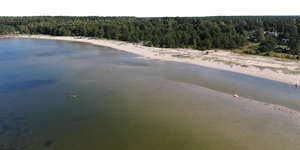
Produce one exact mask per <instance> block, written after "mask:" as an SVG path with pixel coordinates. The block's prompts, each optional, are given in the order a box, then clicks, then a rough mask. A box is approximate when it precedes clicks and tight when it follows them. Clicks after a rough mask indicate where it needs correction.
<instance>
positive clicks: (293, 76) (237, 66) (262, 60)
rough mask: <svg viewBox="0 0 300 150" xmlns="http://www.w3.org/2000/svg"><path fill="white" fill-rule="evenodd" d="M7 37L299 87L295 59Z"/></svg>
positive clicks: (299, 64) (94, 41)
mask: <svg viewBox="0 0 300 150" xmlns="http://www.w3.org/2000/svg"><path fill="white" fill-rule="evenodd" d="M6 37H19V38H36V39H50V40H65V41H75V42H85V43H90V44H94V45H98V46H105V47H111V48H114V49H117V50H122V51H126V52H130V53H134V54H138V55H140V56H142V57H141V58H146V59H154V60H162V61H174V62H182V63H188V64H194V65H200V66H204V67H209V68H215V69H221V70H227V71H232V72H237V73H242V74H246V75H251V76H256V77H260V78H265V79H269V80H274V81H278V82H283V83H287V84H291V85H295V84H300V61H296V60H286V59H282V60H278V59H276V58H271V57H264V56H254V55H242V54H236V53H232V52H229V51H225V50H207V51H198V50H192V49H181V48H178V49H174V48H155V47H146V46H142V45H141V44H134V43H128V42H122V41H115V40H105V39H94V38H87V37H70V36H68V37H67V36H48V35H11V36H6Z"/></svg>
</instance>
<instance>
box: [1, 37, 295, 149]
mask: <svg viewBox="0 0 300 150" xmlns="http://www.w3.org/2000/svg"><path fill="white" fill-rule="evenodd" d="M0 69H1V72H0V150H43V149H45V150H46V149H55V150H67V149H70V150H87V149H91V150H94V149H106V150H117V149H118V150H119V149H122V150H127V149H128V150H141V149H145V150H147V149H149V150H154V149H157V150H158V149H161V150H168V149H170V150H177V149H178V150H182V149H188V150H193V149H195V150H220V149H222V150H223V149H224V150H227V149H230V150H239V149H243V150H247V149H253V150H260V149H261V150H266V149H270V150H271V149H272V150H276V149H278V150H282V149H285V150H294V149H297V148H299V147H300V142H299V139H300V124H299V121H298V120H297V119H295V118H293V117H290V116H289V115H285V114H283V115H282V114H280V113H279V114H278V113H276V112H273V111H269V110H266V109H265V108H264V107H262V106H259V105H258V106H256V105H255V104H245V103H240V102H237V101H234V100H233V99H232V97H231V96H230V95H228V94H232V93H238V94H240V95H241V96H243V97H247V98H251V99H256V100H259V101H264V102H268V103H274V104H280V105H284V106H288V107H291V108H294V109H296V110H300V91H299V90H298V89H295V88H293V87H289V86H286V85H284V84H281V83H276V82H273V81H269V80H264V79H259V78H255V77H250V76H246V75H241V74H236V73H231V72H226V71H219V70H214V69H208V68H203V67H198V66H193V65H185V64H180V63H169V62H158V61H149V60H141V59H138V58H136V55H133V54H128V53H125V52H121V51H117V50H113V49H110V48H104V47H96V46H92V45H88V44H78V43H68V42H61V41H49V40H32V39H1V40H0ZM210 89H212V90H210ZM216 91H220V92H216ZM225 93H228V94H225Z"/></svg>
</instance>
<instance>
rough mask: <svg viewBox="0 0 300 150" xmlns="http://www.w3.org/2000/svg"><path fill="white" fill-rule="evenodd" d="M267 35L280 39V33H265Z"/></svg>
mask: <svg viewBox="0 0 300 150" xmlns="http://www.w3.org/2000/svg"><path fill="white" fill-rule="evenodd" d="M264 33H265V34H267V35H269V36H272V37H278V36H279V33H278V32H272V31H265V32H264Z"/></svg>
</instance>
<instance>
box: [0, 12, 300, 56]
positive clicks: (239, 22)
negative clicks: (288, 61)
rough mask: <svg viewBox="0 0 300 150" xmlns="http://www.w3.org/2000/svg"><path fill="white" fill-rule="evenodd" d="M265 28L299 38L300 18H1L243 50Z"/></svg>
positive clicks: (29, 29)
mask: <svg viewBox="0 0 300 150" xmlns="http://www.w3.org/2000/svg"><path fill="white" fill-rule="evenodd" d="M261 30H262V31H274V32H275V31H276V32H278V33H280V34H279V37H277V38H297V37H298V36H299V35H300V34H299V33H300V17H296V16H295V17H293V16H291V17H284V16H283V17H275V16H269V17H238V16H237V17H172V18H135V17H63V16H61V17H50V16H43V17H0V34H10V33H20V34H48V35H56V36H88V37H97V38H106V39H115V40H122V41H129V42H144V44H145V45H148V46H155V47H171V48H173V47H180V48H194V49H200V50H203V49H214V48H219V49H234V48H240V47H243V46H244V45H246V44H247V43H248V42H249V41H250V42H251V41H252V40H253V38H251V37H252V36H254V39H255V40H257V39H259V37H258V36H261V35H259V34H257V31H261ZM253 33H254V34H253ZM261 40H263V39H261ZM252 42H253V41H252ZM254 42H255V41H254ZM257 42H260V41H257Z"/></svg>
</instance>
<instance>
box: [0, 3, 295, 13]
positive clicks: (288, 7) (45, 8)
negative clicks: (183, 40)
mask: <svg viewBox="0 0 300 150" xmlns="http://www.w3.org/2000/svg"><path fill="white" fill-rule="evenodd" d="M239 15H240V16H245V15H251V16H254V15H300V0H298V1H297V0H105V1H104V0H3V1H1V8H0V16H136V17H165V16H173V17H174V16H181V17H182V16H239Z"/></svg>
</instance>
